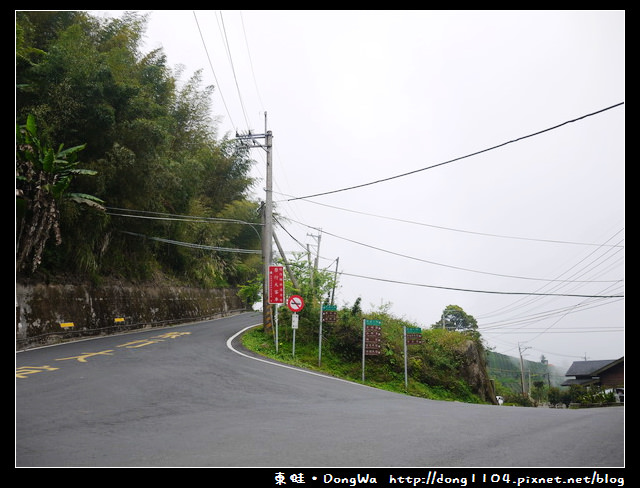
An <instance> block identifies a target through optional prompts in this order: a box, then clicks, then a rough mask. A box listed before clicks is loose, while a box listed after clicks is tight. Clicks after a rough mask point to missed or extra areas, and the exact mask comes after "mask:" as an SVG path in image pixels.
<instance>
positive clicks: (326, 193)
mask: <svg viewBox="0 0 640 488" xmlns="http://www.w3.org/2000/svg"><path fill="white" fill-rule="evenodd" d="M621 105H624V102H620V103H617V104H615V105H612V106H610V107H607V108H603V109H601V110H598V111H596V112H592V113H590V114H586V115H583V116H581V117H578V118H575V119H572V120H567V121H566V122H563V123H561V124H558V125H555V126H553V127H549V128H547V129H543V130H540V131H538V132H534V133H532V134H529V135H526V136H522V137H518V138H517V139H513V140H511V141H507V142H503V143H502V144H498V145H497V146H492V147H489V148H486V149H482V150H481V151H476V152H474V153H471V154H467V155H466V156H460V157H458V158H454V159H450V160H449V161H444V162H442V163H437V164H434V165H432V166H427V167H425V168H420V169H416V170H413V171H409V172H408V173H402V174H399V175H395V176H390V177H388V178H383V179H380V180H375V181H370V182H369V183H362V184H360V185H354V186H349V187H346V188H341V189H339V190H331V191H326V192H323V193H315V194H313V195H306V196H303V197H294V198H290V199H288V200H287V201H288V202H291V201H293V200H302V199H305V198H313V197H319V196H323V195H330V194H332V193H339V192H343V191H347V190H355V189H356V188H362V187H365V186H370V185H375V184H378V183H383V182H385V181H390V180H394V179H396V178H402V177H404V176H409V175H412V174H415V173H419V172H421V171H426V170H428V169H433V168H437V167H438V166H444V165H445V164H450V163H454V162H456V161H460V160H462V159H466V158H470V157H472V156H477V155H478V154H482V153H485V152H488V151H493V150H494V149H498V148H500V147H503V146H506V145H508V144H513V143H515V142H519V141H522V140H524V139H528V138H529V137H534V136H537V135H540V134H543V133H545V132H549V131H551V130H555V129H558V128H560V127H562V126H564V125H567V124H571V123H573V122H577V121H579V120H582V119H585V118H587V117H591V116H593V115H597V114H600V113H602V112H605V111H607V110H611V109H613V108H616V107H619V106H621Z"/></svg>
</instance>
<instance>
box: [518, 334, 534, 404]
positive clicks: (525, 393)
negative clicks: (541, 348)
mask: <svg viewBox="0 0 640 488" xmlns="http://www.w3.org/2000/svg"><path fill="white" fill-rule="evenodd" d="M527 349H531V348H530V347H525V348H524V350H525V351H526V350H527ZM518 352H519V353H520V383H521V385H522V396H527V392H526V391H525V389H524V360H523V359H522V349H521V348H520V343H518Z"/></svg>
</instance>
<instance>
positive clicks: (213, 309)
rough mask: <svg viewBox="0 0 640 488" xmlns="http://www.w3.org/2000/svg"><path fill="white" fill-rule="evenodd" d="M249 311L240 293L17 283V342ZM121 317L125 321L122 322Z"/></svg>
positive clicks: (192, 289) (175, 288)
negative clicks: (121, 326) (67, 332)
mask: <svg viewBox="0 0 640 488" xmlns="http://www.w3.org/2000/svg"><path fill="white" fill-rule="evenodd" d="M244 309H246V307H245V304H244V303H242V300H241V299H240V298H238V295H237V290H235V289H209V290H204V289H197V288H186V287H169V286H167V287H156V286H119V285H111V286H100V287H96V286H91V285H45V284H37V285H23V284H16V340H17V341H18V342H20V341H22V342H24V341H28V340H29V339H31V338H36V337H39V336H45V335H50V334H58V333H60V332H64V330H65V329H66V330H70V328H67V327H61V325H60V324H69V323H73V324H74V325H73V330H74V331H75V332H76V333H78V332H79V331H89V332H91V331H93V332H99V331H101V330H104V331H105V332H107V331H108V329H110V328H112V327H113V326H114V323H116V319H119V320H118V321H117V323H119V324H121V325H128V326H133V325H136V326H149V325H151V326H153V325H163V324H170V323H181V322H187V321H195V320H201V319H207V318H211V317H219V316H224V315H228V314H231V313H234V312H239V311H242V310H244ZM120 319H124V322H122V321H121V320H120Z"/></svg>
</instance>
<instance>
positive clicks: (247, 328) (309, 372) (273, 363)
mask: <svg viewBox="0 0 640 488" xmlns="http://www.w3.org/2000/svg"><path fill="white" fill-rule="evenodd" d="M258 325H260V324H256V325H250V326H249V327H245V328H244V329H242V330H239V331H238V332H236V333H235V334H233V335H232V336H231V337H229V339H227V347H228V348H229V349H231V350H232V351H233V352H235V353H236V354H239V355H240V356H244V357H246V358H249V359H253V360H255V361H260V362H262V363H267V364H272V365H273V366H280V367H281V368H286V369H292V370H294V371H299V372H300V373H307V374H310V375H313V376H320V377H321V378H327V379H329V380H336V381H342V382H343V383H349V384H350V385H357V386H364V387H366V388H373V387H372V386H369V385H363V384H362V383H355V382H354V381H348V380H343V379H342V378H336V377H335V376H329V375H326V374H320V373H316V372H315V371H309V370H306V369H300V368H295V367H293V366H289V365H288V364H283V363H278V362H275V360H273V361H269V360H267V359H261V358H257V357H255V356H250V355H248V354H245V353H243V352H241V351H238V350H237V349H234V347H233V345H232V342H233V340H234V339H235V338H236V337H238V336H239V335H240V334H242V333H244V332H245V331H246V330H249V329H252V328H254V327H256V326H258ZM374 389H377V388H374Z"/></svg>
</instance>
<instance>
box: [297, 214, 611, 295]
mask: <svg viewBox="0 0 640 488" xmlns="http://www.w3.org/2000/svg"><path fill="white" fill-rule="evenodd" d="M290 220H291V221H292V222H296V223H297V224H300V225H304V226H306V227H309V228H310V229H316V230H319V229H317V228H315V227H313V226H310V225H306V224H303V223H302V222H298V221H296V220H293V219H290ZM322 232H323V233H325V234H328V235H330V236H332V237H336V238H337V239H342V240H345V241H348V242H351V243H353V244H358V245H359V246H364V247H368V248H370V249H374V250H376V251H381V252H384V253H387V254H392V255H394V256H399V257H402V258H407V259H412V260H414V261H420V262H423V263H427V264H432V265H434V266H443V267H445V268H451V269H457V270H460V271H468V272H471V273H479V274H486V275H491V276H499V277H502V278H515V279H521V280H533V281H545V282H556V281H558V282H561V283H618V282H620V281H621V280H606V281H594V280H587V281H580V280H563V279H562V280H555V279H549V278H531V277H526V276H515V275H505V274H499V273H491V272H489V271H478V270H473V269H469V268H462V267H459V266H453V265H450V264H443V263H437V262H435V261H429V260H427V259H422V258H417V257H415V256H409V255H407V254H401V253H398V252H395V251H390V250H388V249H383V248H381V247H376V246H373V245H371V244H365V243H364V242H359V241H356V240H353V239H349V238H347V237H342V236H339V235H337V234H333V233H331V232H327V231H326V230H324V229H323V230H322ZM526 295H530V293H526Z"/></svg>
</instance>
